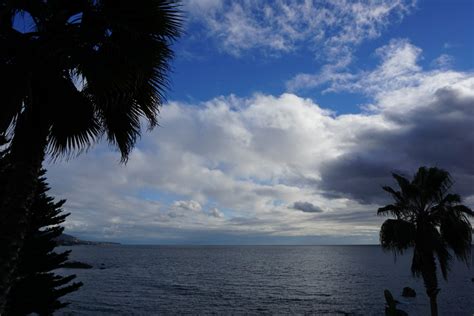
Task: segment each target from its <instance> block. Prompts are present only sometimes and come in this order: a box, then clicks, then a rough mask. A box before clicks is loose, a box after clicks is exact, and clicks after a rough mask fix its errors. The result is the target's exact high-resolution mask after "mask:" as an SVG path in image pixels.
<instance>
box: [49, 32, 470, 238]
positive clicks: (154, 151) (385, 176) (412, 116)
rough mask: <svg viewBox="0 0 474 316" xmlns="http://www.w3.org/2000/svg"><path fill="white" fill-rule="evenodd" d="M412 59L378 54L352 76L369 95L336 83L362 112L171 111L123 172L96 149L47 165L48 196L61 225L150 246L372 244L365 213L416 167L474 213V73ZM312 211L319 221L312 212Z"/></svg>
mask: <svg viewBox="0 0 474 316" xmlns="http://www.w3.org/2000/svg"><path fill="white" fill-rule="evenodd" d="M420 53H421V52H420V50H419V49H418V48H416V47H414V46H413V45H412V44H410V43H408V42H406V41H395V42H392V43H389V44H388V46H386V47H384V48H381V49H380V50H378V54H379V55H380V57H381V59H382V61H381V63H380V64H379V65H378V66H377V67H376V68H375V69H373V70H372V71H367V73H366V75H367V76H366V77H365V78H360V79H359V80H366V82H370V83H372V85H373V86H370V87H365V86H364V85H363V84H362V81H353V82H351V83H350V85H348V86H347V87H346V89H358V90H359V91H362V92H364V93H367V94H368V95H370V96H372V97H373V103H371V104H370V105H368V106H367V107H366V109H365V110H364V112H362V113H359V114H344V115H336V114H334V113H333V112H332V111H330V110H327V109H325V108H323V107H322V106H321V105H318V104H316V103H315V102H313V101H312V100H310V99H304V98H300V97H298V96H297V95H294V94H288V93H287V94H283V95H281V96H271V95H264V94H257V95H255V96H253V97H250V98H245V99H242V98H238V97H235V96H228V97H217V98H215V99H212V100H210V101H208V102H204V103H202V104H199V106H196V105H195V104H185V103H182V102H171V103H169V104H167V105H165V106H164V107H163V109H162V112H161V121H160V123H161V126H160V127H159V128H157V129H155V130H154V131H153V132H151V133H146V134H144V136H143V138H142V140H141V142H140V143H139V144H138V147H137V149H136V150H135V151H134V152H133V153H132V155H131V157H130V160H129V162H128V164H127V166H123V165H119V164H118V161H119V157H118V156H119V155H117V154H114V153H110V152H109V151H108V150H107V148H106V146H105V145H100V146H98V147H96V148H95V149H94V150H92V151H91V152H90V153H89V154H88V155H84V156H81V157H80V158H78V159H75V160H72V161H69V162H67V163H65V162H64V163H56V164H51V165H48V166H47V168H48V169H49V174H48V175H49V179H50V181H51V184H52V188H53V190H54V191H53V193H54V194H55V195H57V196H58V197H61V198H67V199H68V203H67V209H68V210H70V211H71V212H72V215H71V216H70V219H69V220H68V222H67V226H68V229H70V230H71V231H72V232H78V233H81V234H88V235H93V236H98V237H104V236H106V237H109V238H120V236H122V238H132V239H133V238H136V239H139V238H142V240H143V239H148V240H153V241H158V242H159V241H167V242H169V241H170V240H183V238H191V239H192V240H198V239H199V236H201V237H202V238H208V237H209V236H224V235H225V236H227V237H229V236H233V237H232V238H234V237H235V236H244V235H247V236H259V238H263V237H262V236H266V237H265V238H280V237H282V236H286V237H288V238H290V237H291V238H293V237H294V238H296V237H298V236H315V235H318V236H336V235H337V236H354V235H355V234H356V235H357V236H356V237H354V238H362V239H364V238H373V239H374V241H375V238H376V232H377V230H378V225H379V224H380V221H381V220H382V219H380V218H377V217H376V216H375V211H376V209H377V207H378V205H379V203H383V202H384V201H386V200H384V198H385V196H384V195H383V192H382V190H381V189H380V187H381V186H382V185H386V184H390V183H392V179H391V178H390V173H391V172H392V171H398V172H402V173H404V174H407V175H411V174H412V173H414V172H415V171H416V169H417V167H418V166H420V165H429V166H438V167H442V168H446V169H447V170H448V171H450V172H451V173H452V175H453V177H454V179H455V180H456V187H455V189H456V191H459V193H461V194H462V195H463V196H465V197H466V201H467V202H466V203H471V202H472V201H474V169H473V166H472V163H471V160H472V158H473V157H474V132H473V129H472V126H474V75H473V74H472V73H462V72H454V71H451V70H439V69H438V70H434V71H425V70H423V69H422V68H421V67H420V66H419V65H418V64H417V60H418V56H419V55H420ZM397 59H399V60H397ZM402 61H403V62H402ZM397 65H399V66H397ZM394 73H397V75H396V76H395V75H394ZM392 76H393V77H392ZM394 77H397V78H398V79H397V80H394V82H390V83H386V82H383V80H382V79H381V78H386V80H389V81H390V78H394ZM377 78H378V79H379V80H377ZM295 201H299V202H296V203H295ZM305 201H311V202H310V203H311V204H310V203H309V202H305ZM306 203H308V204H306ZM288 205H292V206H293V208H297V209H299V210H300V211H301V212H295V210H294V209H291V208H289V207H288ZM468 205H469V204H468ZM316 206H317V207H316ZM471 206H473V205H471ZM317 208H320V209H321V210H325V211H324V212H322V213H318V214H315V212H308V210H311V209H312V210H313V211H314V210H316V209H317ZM304 210H306V211H304ZM204 236H207V237H204ZM227 237H226V238H227ZM229 238H231V237H229ZM298 238H299V237H298ZM206 240H207V239H206ZM364 240H366V239H364Z"/></svg>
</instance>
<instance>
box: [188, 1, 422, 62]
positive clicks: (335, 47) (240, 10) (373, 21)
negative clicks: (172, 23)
mask: <svg viewBox="0 0 474 316" xmlns="http://www.w3.org/2000/svg"><path fill="white" fill-rule="evenodd" d="M414 5H415V0H395V1H394V0H390V1H387V0H383V1H358V2H352V1H346V0H337V1H328V0H320V1H310V0H278V1H274V2H271V3H269V2H267V1H262V0H256V1H249V0H239V1H224V0H223V1H216V0H214V1H210V0H206V1H203V2H199V1H195V0H188V1H185V9H187V11H188V12H189V14H190V19H191V25H192V23H201V24H203V25H204V27H205V29H206V33H207V34H208V35H209V36H210V37H212V38H214V39H215V43H217V44H218V45H219V47H220V48H221V49H222V50H224V51H226V52H228V53H230V54H233V55H236V56H238V55H240V54H241V53H243V52H245V51H247V50H250V49H255V48H257V49H260V50H262V51H264V52H266V53H268V54H278V53H282V52H283V53H284V52H289V51H293V50H295V49H298V48H300V47H309V48H310V49H311V50H312V51H313V52H314V53H315V54H317V55H319V56H320V57H323V58H325V59H329V60H331V61H332V62H335V61H337V60H339V59H340V58H341V57H344V58H347V57H348V56H350V55H351V50H352V47H353V46H354V45H358V44H360V43H361V42H362V41H364V40H366V39H371V38H376V37H378V36H380V34H381V32H382V30H383V29H385V28H386V27H387V26H388V25H389V24H390V23H391V22H393V21H395V20H399V19H401V18H403V17H404V16H405V15H406V14H409V13H410V11H411V10H412V9H413V8H414Z"/></svg>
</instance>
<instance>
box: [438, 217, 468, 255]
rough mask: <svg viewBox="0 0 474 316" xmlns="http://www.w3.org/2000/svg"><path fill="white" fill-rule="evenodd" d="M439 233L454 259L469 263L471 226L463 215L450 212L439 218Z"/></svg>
mask: <svg viewBox="0 0 474 316" xmlns="http://www.w3.org/2000/svg"><path fill="white" fill-rule="evenodd" d="M440 233H441V236H442V238H443V240H445V241H446V243H447V244H448V245H449V247H450V248H451V249H452V250H453V252H454V254H455V255H456V257H457V258H458V259H459V260H461V261H464V262H466V263H468V262H469V259H470V255H471V244H472V226H471V223H470V222H469V220H468V219H467V217H466V216H465V215H464V213H459V212H456V211H451V212H449V213H447V214H444V216H443V217H442V218H441V224H440Z"/></svg>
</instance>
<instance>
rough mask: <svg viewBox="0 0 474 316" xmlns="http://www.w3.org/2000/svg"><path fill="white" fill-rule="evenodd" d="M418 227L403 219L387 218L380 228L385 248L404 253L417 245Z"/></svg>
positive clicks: (381, 239)
mask: <svg viewBox="0 0 474 316" xmlns="http://www.w3.org/2000/svg"><path fill="white" fill-rule="evenodd" d="M415 233H416V227H415V225H414V224H412V223H410V222H407V221H405V220H401V219H387V220H386V221H385V222H384V223H383V224H382V227H381V229H380V243H381V245H382V248H383V249H385V250H390V251H393V252H394V253H395V254H397V253H400V254H401V253H403V252H404V251H405V250H407V249H408V248H410V247H413V246H414V245H415Z"/></svg>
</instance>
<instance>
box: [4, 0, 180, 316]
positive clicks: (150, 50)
mask: <svg viewBox="0 0 474 316" xmlns="http://www.w3.org/2000/svg"><path fill="white" fill-rule="evenodd" d="M21 17H23V18H24V21H25V22H26V23H27V25H25V26H26V28H24V29H19V28H18V24H16V23H15V21H17V20H18V18H21ZM181 19H182V18H181V11H180V7H179V2H178V1H173V0H140V1H131V0H29V1H24V0H0V92H1V96H2V100H1V106H0V137H4V136H7V137H9V138H11V144H10V145H9V146H10V157H11V162H12V163H11V164H8V165H6V166H5V168H4V169H5V170H4V172H3V173H2V176H3V178H4V179H2V181H5V182H4V183H5V185H4V186H3V188H1V190H2V191H3V192H0V194H1V197H2V198H1V199H0V314H1V313H2V311H3V310H4V306H5V302H6V297H7V295H8V292H9V290H10V288H11V286H12V282H13V279H14V275H15V270H16V269H17V267H18V262H19V258H20V251H21V249H22V248H23V244H24V242H25V238H26V231H27V229H28V227H29V226H30V223H29V221H30V214H29V213H32V212H33V210H32V209H31V204H32V201H33V198H34V194H35V191H36V187H37V186H38V183H37V182H38V181H37V179H38V177H39V172H40V170H41V166H42V162H43V160H44V158H45V155H46V154H47V153H48V152H49V154H51V155H52V156H53V157H59V156H64V155H65V156H71V155H75V154H78V153H80V152H82V151H84V150H86V149H88V148H89V147H90V146H91V145H92V144H94V143H95V142H96V141H98V140H99V139H100V138H101V137H102V136H105V137H106V139H107V140H108V142H109V143H110V144H111V145H112V146H114V147H116V148H118V149H119V150H120V152H121V157H122V161H123V162H125V161H126V160H127V159H128V156H129V154H130V152H131V150H132V148H133V146H134V145H135V142H136V140H137V139H138V137H139V136H140V133H141V122H142V121H145V122H148V125H149V127H150V128H152V127H154V126H156V125H157V123H158V122H157V115H158V110H159V107H160V106H161V104H162V103H163V101H164V91H165V89H166V88H167V85H168V80H167V75H168V72H169V70H170V69H169V61H170V59H171V57H172V55H173V52H172V50H171V44H172V43H173V41H174V40H175V39H176V38H177V37H178V36H179V34H180V26H181Z"/></svg>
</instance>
